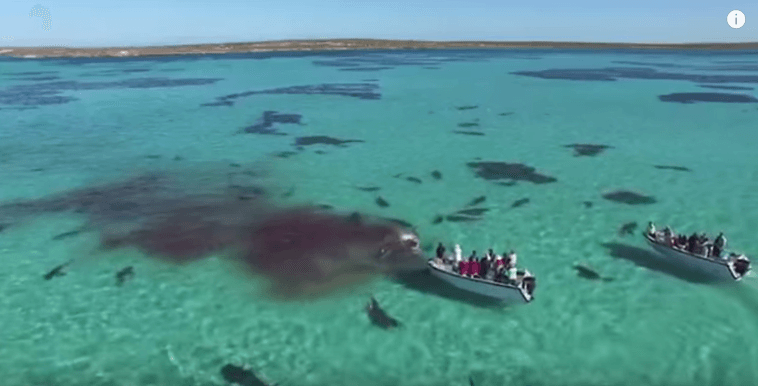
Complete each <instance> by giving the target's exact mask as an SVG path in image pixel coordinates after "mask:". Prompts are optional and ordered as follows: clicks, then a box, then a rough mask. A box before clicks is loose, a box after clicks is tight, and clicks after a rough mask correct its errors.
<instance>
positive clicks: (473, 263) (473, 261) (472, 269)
mask: <svg viewBox="0 0 758 386" xmlns="http://www.w3.org/2000/svg"><path fill="white" fill-rule="evenodd" d="M481 268H482V266H481V264H479V260H477V258H476V255H475V254H473V253H472V254H471V257H470V258H469V260H468V275H469V276H471V277H481V275H480V273H481Z"/></svg>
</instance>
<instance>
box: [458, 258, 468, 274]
mask: <svg viewBox="0 0 758 386" xmlns="http://www.w3.org/2000/svg"><path fill="white" fill-rule="evenodd" d="M468 269H469V264H468V261H465V260H462V261H461V262H459V263H458V270H459V271H460V274H461V275H468Z"/></svg>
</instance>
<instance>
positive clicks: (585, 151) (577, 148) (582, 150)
mask: <svg viewBox="0 0 758 386" xmlns="http://www.w3.org/2000/svg"><path fill="white" fill-rule="evenodd" d="M563 147H568V148H573V149H574V156H575V157H581V156H588V157H594V156H596V155H598V154H600V153H602V152H603V151H605V149H612V148H613V146H608V145H592V144H586V143H581V144H580V143H574V144H571V145H563Z"/></svg>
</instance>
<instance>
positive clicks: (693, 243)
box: [687, 233, 697, 253]
mask: <svg viewBox="0 0 758 386" xmlns="http://www.w3.org/2000/svg"><path fill="white" fill-rule="evenodd" d="M696 247H697V233H693V234H691V235H690V237H689V238H688V239H687V252H689V253H695V248H696Z"/></svg>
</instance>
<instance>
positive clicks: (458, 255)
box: [435, 243, 537, 293]
mask: <svg viewBox="0 0 758 386" xmlns="http://www.w3.org/2000/svg"><path fill="white" fill-rule="evenodd" d="M445 252H446V249H445V246H444V245H442V243H439V245H438V246H437V255H436V258H435V264H436V265H437V266H440V267H443V268H444V269H446V270H448V271H452V272H455V273H457V274H459V275H462V276H468V277H472V278H477V279H483V280H489V281H493V282H497V283H503V284H510V285H516V286H519V287H523V288H524V289H526V291H527V292H528V293H532V292H533V291H534V288H535V287H536V285H537V284H536V280H535V278H534V275H532V274H531V273H530V272H529V271H527V270H525V269H524V270H519V269H517V268H516V262H517V256H516V252H514V251H512V250H511V251H510V252H507V253H503V254H502V255H498V254H495V252H494V251H493V250H492V249H489V250H488V251H487V252H486V253H485V254H484V256H482V257H481V258H479V257H477V254H476V251H475V250H474V251H472V252H471V255H470V256H469V257H468V258H464V257H463V251H462V249H461V246H460V245H459V244H456V245H455V247H454V248H453V253H452V254H446V253H445Z"/></svg>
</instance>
